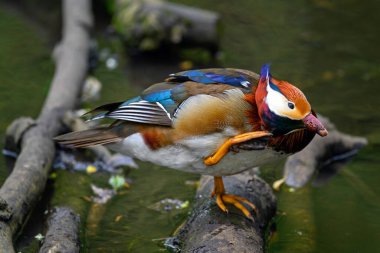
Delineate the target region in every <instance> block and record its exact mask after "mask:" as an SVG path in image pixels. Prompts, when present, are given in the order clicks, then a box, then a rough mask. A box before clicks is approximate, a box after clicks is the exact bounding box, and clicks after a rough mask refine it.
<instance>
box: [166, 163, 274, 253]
mask: <svg viewBox="0 0 380 253" xmlns="http://www.w3.org/2000/svg"><path fill="white" fill-rule="evenodd" d="M223 181H224V183H225V187H226V191H227V192H228V193H231V194H237V195H240V196H242V197H245V198H247V199H248V200H249V201H251V202H252V203H254V204H255V205H256V206H257V208H258V214H257V215H255V214H253V213H252V215H253V217H254V220H255V221H254V222H252V221H251V220H248V219H247V218H245V216H244V215H243V214H242V213H241V211H240V210H236V209H235V208H234V207H232V206H230V205H229V206H228V207H227V208H229V211H230V212H229V213H228V214H225V213H223V212H222V211H221V210H220V209H219V208H218V207H217V205H216V204H215V201H214V200H213V199H211V198H210V193H211V191H212V189H213V178H212V177H209V176H202V179H201V183H200V187H199V189H198V190H197V193H196V203H195V206H194V209H193V212H192V214H191V216H190V218H189V219H188V220H187V222H186V224H185V225H184V226H183V227H182V228H181V229H180V231H179V232H178V233H177V235H176V238H175V239H174V240H173V242H175V243H176V244H179V247H180V248H181V250H182V252H226V253H227V252H228V253H230V252H241V253H243V252H250V253H252V252H254V253H256V252H257V253H259V252H260V253H261V252H264V241H265V240H264V230H265V228H266V227H267V224H268V223H269V221H270V220H271V219H272V217H273V216H274V214H275V212H276V198H275V196H274V194H273V192H272V189H271V187H270V186H269V185H268V184H267V183H265V182H264V181H263V180H262V179H260V178H259V177H258V176H256V175H255V174H254V172H253V171H252V170H251V171H246V172H244V173H241V174H237V175H234V176H229V177H225V178H224V180H223Z"/></svg>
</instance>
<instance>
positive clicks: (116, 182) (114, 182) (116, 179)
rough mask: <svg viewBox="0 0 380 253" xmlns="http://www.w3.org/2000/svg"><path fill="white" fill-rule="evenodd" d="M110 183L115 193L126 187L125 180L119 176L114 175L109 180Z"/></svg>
mask: <svg viewBox="0 0 380 253" xmlns="http://www.w3.org/2000/svg"><path fill="white" fill-rule="evenodd" d="M108 183H109V184H110V185H111V186H112V188H113V189H114V191H117V190H119V189H120V188H121V187H123V186H124V185H125V183H126V182H125V178H124V177H122V176H119V175H113V176H111V177H110V179H109V180H108Z"/></svg>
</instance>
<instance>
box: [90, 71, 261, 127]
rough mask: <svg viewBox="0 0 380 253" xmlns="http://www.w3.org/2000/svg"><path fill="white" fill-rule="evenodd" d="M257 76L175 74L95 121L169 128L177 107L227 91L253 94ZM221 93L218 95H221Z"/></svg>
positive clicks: (102, 114) (230, 73) (249, 74)
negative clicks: (253, 84) (123, 121)
mask: <svg viewBox="0 0 380 253" xmlns="http://www.w3.org/2000/svg"><path fill="white" fill-rule="evenodd" d="M255 75H256V74H254V73H252V72H249V71H245V70H236V69H202V70H189V71H184V72H180V73H177V74H172V75H170V77H169V78H168V79H166V80H165V81H166V82H163V83H157V84H154V85H152V86H150V87H149V88H147V89H146V90H145V91H144V92H143V93H142V94H141V95H140V96H138V97H134V98H132V99H129V100H127V101H125V102H122V103H120V105H119V106H117V105H116V107H115V106H112V107H107V106H105V107H101V109H103V111H106V112H104V113H100V114H97V115H95V117H93V119H100V118H113V119H121V120H127V121H133V122H140V123H146V124H156V125H165V126H170V125H171V122H172V117H173V115H174V113H175V111H176V110H177V108H178V106H179V105H180V104H181V103H182V102H183V101H185V100H186V99H188V98H189V97H191V96H194V95H197V94H209V93H210V94H215V93H218V92H219V93H222V92H223V90H225V89H232V88H235V87H237V88H240V89H242V90H245V91H246V92H250V90H251V86H252V84H251V83H254V82H256V81H257V79H258V78H257V76H255ZM219 84H224V85H230V86H232V87H230V88H228V87H227V88H226V87H222V86H218V87H220V88H217V89H216V88H215V87H214V88H212V87H211V86H210V89H204V88H202V86H203V85H213V86H215V85H219ZM219 93H218V94H219Z"/></svg>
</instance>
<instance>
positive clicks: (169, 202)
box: [149, 198, 190, 212]
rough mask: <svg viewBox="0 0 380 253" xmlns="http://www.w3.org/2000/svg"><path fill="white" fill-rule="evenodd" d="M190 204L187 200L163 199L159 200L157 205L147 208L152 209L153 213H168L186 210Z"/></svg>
mask: <svg viewBox="0 0 380 253" xmlns="http://www.w3.org/2000/svg"><path fill="white" fill-rule="evenodd" d="M189 204H190V202H189V201H188V200H186V201H181V200H179V199H169V198H166V199H163V200H160V201H159V202H157V203H154V204H153V205H151V206H149V208H150V209H153V210H155V211H159V212H170V211H173V210H180V209H184V208H187V207H188V206H189Z"/></svg>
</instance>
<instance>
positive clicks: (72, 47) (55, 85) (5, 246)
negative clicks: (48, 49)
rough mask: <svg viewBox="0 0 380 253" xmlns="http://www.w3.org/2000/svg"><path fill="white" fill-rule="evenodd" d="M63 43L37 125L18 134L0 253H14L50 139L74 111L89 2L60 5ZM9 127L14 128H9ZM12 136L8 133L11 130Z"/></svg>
mask: <svg viewBox="0 0 380 253" xmlns="http://www.w3.org/2000/svg"><path fill="white" fill-rule="evenodd" d="M63 18H64V20H63V38H62V41H61V44H60V46H59V50H57V51H56V52H58V54H56V57H55V60H56V71H55V74H54V78H53V81H52V85H51V89H50V91H49V94H48V97H47V99H46V101H45V104H44V107H43V109H42V111H41V114H40V115H39V117H38V119H37V120H36V121H35V123H33V124H31V125H30V126H29V127H27V128H26V129H24V130H25V131H24V132H23V133H22V134H21V135H20V136H22V137H21V140H19V141H16V143H19V144H20V150H21V152H20V154H19V156H18V158H17V161H16V163H15V166H14V168H13V171H12V173H11V174H10V175H9V177H8V178H7V179H6V181H5V182H4V184H3V185H2V187H1V189H0V198H1V200H2V203H3V205H1V206H0V208H1V211H3V212H5V214H4V215H3V216H1V217H0V231H1V232H0V249H1V250H2V251H3V252H9V253H12V252H14V248H13V239H14V238H13V237H14V236H15V235H16V233H17V232H18V231H19V229H20V228H21V227H22V225H23V224H24V222H25V220H26V218H27V216H28V214H29V212H30V211H31V209H32V208H33V206H34V205H35V203H36V202H37V200H38V199H39V197H40V195H41V194H42V192H43V190H44V188H45V184H46V180H47V177H48V172H49V168H50V165H51V163H52V160H53V158H54V152H55V146H54V142H53V141H52V137H53V136H55V135H57V134H58V133H59V130H60V129H61V127H62V123H61V118H62V116H63V114H64V112H66V111H68V110H72V109H74V107H75V106H76V104H77V102H78V98H79V95H80V92H81V90H82V85H83V81H84V78H85V76H86V73H87V59H88V48H89V44H90V43H89V42H90V29H91V27H92V15H91V1H89V0H82V1H76V0H65V1H63ZM11 127H12V126H11ZM10 132H12V131H10Z"/></svg>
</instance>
